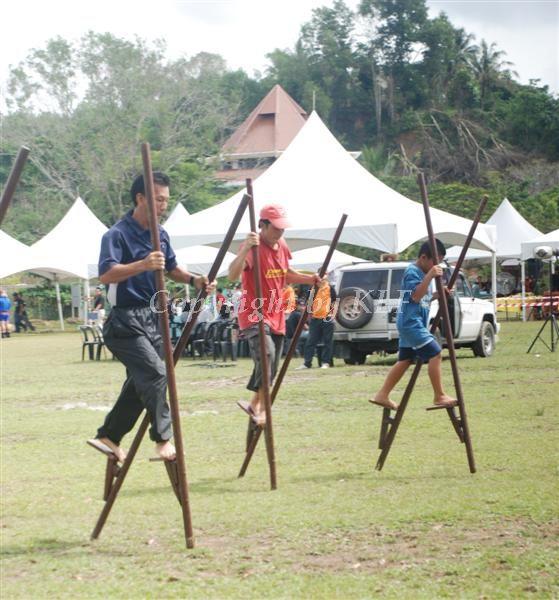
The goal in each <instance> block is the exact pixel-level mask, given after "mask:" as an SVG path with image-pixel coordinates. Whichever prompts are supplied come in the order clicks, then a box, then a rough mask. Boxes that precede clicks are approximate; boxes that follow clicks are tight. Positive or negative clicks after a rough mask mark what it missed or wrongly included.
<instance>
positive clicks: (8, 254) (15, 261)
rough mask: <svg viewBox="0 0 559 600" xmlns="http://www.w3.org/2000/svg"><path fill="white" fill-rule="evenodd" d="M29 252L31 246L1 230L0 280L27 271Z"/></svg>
mask: <svg viewBox="0 0 559 600" xmlns="http://www.w3.org/2000/svg"><path fill="white" fill-rule="evenodd" d="M29 251H30V248H29V246H26V245H25V244H22V243H21V242H20V241H18V240H16V239H15V238H13V237H12V236H11V235H8V234H7V233H5V232H4V231H1V230H0V256H1V257H2V263H1V264H0V279H2V278H4V277H8V276H9V275H12V274H13V273H19V272H20V271H25V266H26V265H27V264H28V263H29ZM20 267H23V268H20Z"/></svg>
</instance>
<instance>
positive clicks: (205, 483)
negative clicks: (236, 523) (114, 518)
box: [119, 477, 247, 498]
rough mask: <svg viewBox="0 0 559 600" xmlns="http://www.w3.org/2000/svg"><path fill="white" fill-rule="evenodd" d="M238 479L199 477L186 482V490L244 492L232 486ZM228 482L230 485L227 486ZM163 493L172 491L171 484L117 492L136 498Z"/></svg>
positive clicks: (197, 491) (211, 493) (193, 491)
mask: <svg viewBox="0 0 559 600" xmlns="http://www.w3.org/2000/svg"><path fill="white" fill-rule="evenodd" d="M238 480H239V479H238V478H237V477H229V478H223V477H220V478H219V479H218V478H215V479H208V478H206V479H199V480H197V481H195V482H193V483H192V482H189V483H188V491H189V492H191V493H195V494H206V495H214V494H219V495H222V494H246V492H247V490H246V489H238V488H236V487H233V486H234V484H235V482H237V481H238ZM228 484H229V485H230V487H228ZM163 493H171V494H172V493H173V490H172V488H171V484H170V483H169V485H168V486H158V487H149V488H147V487H146V488H139V489H135V490H131V489H127V490H126V491H123V492H121V493H120V494H119V496H121V497H123V498H125V497H129V498H136V497H142V496H156V495H159V494H163Z"/></svg>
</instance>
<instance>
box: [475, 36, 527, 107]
mask: <svg viewBox="0 0 559 600" xmlns="http://www.w3.org/2000/svg"><path fill="white" fill-rule="evenodd" d="M505 55H506V52H504V51H503V50H497V49H496V44H495V43H494V42H493V43H492V44H491V45H490V46H488V45H487V42H486V41H485V40H481V46H480V47H479V48H478V49H477V52H476V53H475V55H474V56H473V60H472V62H471V65H472V69H473V71H474V73H475V75H476V77H477V80H478V83H479V96H480V105H481V108H482V109H484V108H485V101H486V98H487V92H488V90H489V88H490V86H491V84H493V83H496V82H497V81H499V80H503V79H504V76H509V77H510V75H518V73H516V71H510V70H509V69H507V67H510V66H513V63H511V62H510V61H508V60H503V57H504V56H505Z"/></svg>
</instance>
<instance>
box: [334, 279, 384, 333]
mask: <svg viewBox="0 0 559 600" xmlns="http://www.w3.org/2000/svg"><path fill="white" fill-rule="evenodd" d="M374 310H375V305H374V304H373V299H372V298H371V295H370V294H369V293H368V292H366V291H365V290H363V289H361V288H358V287H347V288H344V289H343V290H342V291H341V292H340V303H339V306H338V314H337V315H336V319H337V320H338V323H339V324H340V325H341V326H342V327H345V328H346V329H359V328H360V327H363V326H364V325H366V324H367V323H368V322H369V321H370V320H371V319H372V318H373V312H374Z"/></svg>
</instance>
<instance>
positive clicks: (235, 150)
mask: <svg viewBox="0 0 559 600" xmlns="http://www.w3.org/2000/svg"><path fill="white" fill-rule="evenodd" d="M306 118H307V113H306V112H305V110H304V109H303V108H301V107H300V106H299V105H298V104H297V102H295V100H293V98H292V97H291V96H290V95H289V94H288V93H287V92H286V91H285V90H284V89H283V88H282V87H281V85H277V84H276V85H275V86H274V87H273V88H272V89H271V90H270V91H269V92H268V94H267V95H266V96H265V97H264V99H263V100H262V101H261V102H260V104H259V105H258V106H257V107H256V108H255V109H254V110H253V111H252V112H251V113H250V115H249V116H248V117H247V118H246V119H245V121H244V122H243V123H242V124H241V125H240V126H239V127H238V128H237V130H236V131H235V132H234V133H233V135H231V137H230V138H229V139H228V140H227V141H226V142H225V143H224V144H223V146H222V149H221V151H222V153H223V154H226V155H227V156H228V157H236V158H242V157H247V158H248V157H255V156H256V157H265V156H273V157H277V156H278V155H279V154H280V153H281V152H283V150H285V149H286V148H287V146H289V144H290V143H291V140H292V139H293V138H294V137H295V136H296V135H297V133H298V132H299V130H300V129H301V127H303V125H304V124H305V120H306Z"/></svg>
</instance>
